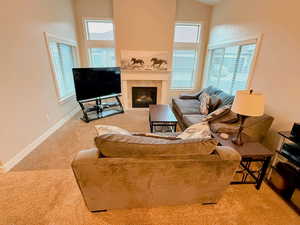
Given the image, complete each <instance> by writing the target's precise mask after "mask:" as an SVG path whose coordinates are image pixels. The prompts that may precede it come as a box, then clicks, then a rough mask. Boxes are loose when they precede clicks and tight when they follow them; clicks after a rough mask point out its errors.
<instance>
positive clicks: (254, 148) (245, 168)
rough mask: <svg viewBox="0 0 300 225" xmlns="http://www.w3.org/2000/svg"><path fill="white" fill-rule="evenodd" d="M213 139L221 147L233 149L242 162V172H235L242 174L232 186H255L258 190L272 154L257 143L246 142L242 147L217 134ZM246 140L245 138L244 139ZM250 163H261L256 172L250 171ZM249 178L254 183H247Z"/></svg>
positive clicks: (230, 138)
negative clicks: (239, 179) (249, 177)
mask: <svg viewBox="0 0 300 225" xmlns="http://www.w3.org/2000/svg"><path fill="white" fill-rule="evenodd" d="M213 137H214V138H215V139H216V140H217V141H218V142H219V145H221V146H228V147H231V148H233V149H235V150H236V151H237V152H239V153H240V155H241V157H242V160H241V163H240V166H241V168H242V170H240V171H237V173H242V174H243V176H242V179H241V181H233V182H231V183H232V184H255V187H256V189H257V190H259V189H260V187H261V184H262V182H263V180H264V178H265V176H266V172H267V169H268V167H269V164H270V161H271V158H272V156H273V155H274V153H273V152H272V151H270V150H269V149H267V148H266V147H265V146H263V145H262V144H260V143H259V142H250V141H249V142H247V141H246V143H244V145H242V146H239V145H235V144H233V143H232V142H231V140H232V137H229V139H227V140H224V139H222V138H221V137H220V136H219V134H216V133H214V134H213ZM246 139H247V138H246ZM244 140H245V138H244ZM252 162H261V163H262V166H261V167H260V168H258V169H257V170H252V169H251V163H252ZM249 175H250V176H251V177H252V178H253V179H254V181H253V182H252V181H247V178H248V176H249Z"/></svg>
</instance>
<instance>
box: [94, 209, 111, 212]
mask: <svg viewBox="0 0 300 225" xmlns="http://www.w3.org/2000/svg"><path fill="white" fill-rule="evenodd" d="M91 212H92V213H102V212H107V210H106V209H103V210H94V211H91Z"/></svg>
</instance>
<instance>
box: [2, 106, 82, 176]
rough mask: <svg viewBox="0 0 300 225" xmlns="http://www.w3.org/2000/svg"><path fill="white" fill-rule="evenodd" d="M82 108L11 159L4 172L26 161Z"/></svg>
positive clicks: (75, 109) (69, 114) (71, 113)
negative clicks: (27, 157) (30, 154)
mask: <svg viewBox="0 0 300 225" xmlns="http://www.w3.org/2000/svg"><path fill="white" fill-rule="evenodd" d="M79 110H80V108H79V107H76V108H74V109H73V110H72V111H71V112H70V113H68V114H67V115H66V116H65V117H64V118H62V119H61V120H59V121H58V122H57V123H56V124H54V125H53V126H52V127H50V128H49V129H48V130H47V131H46V132H45V133H43V134H42V135H41V136H39V137H38V138H37V139H35V140H34V141H33V142H32V143H30V144H29V145H27V146H26V147H25V148H24V149H23V150H22V151H21V152H19V153H18V154H16V155H15V156H14V157H13V158H12V159H10V160H9V161H8V162H7V163H5V164H4V165H3V166H2V171H3V172H8V171H10V170H11V169H12V168H13V167H14V166H15V165H17V164H18V163H19V162H20V161H21V160H22V159H24V158H25V157H26V156H27V155H28V154H29V153H31V152H32V151H33V150H34V149H35V148H36V147H38V146H39V145H40V144H42V143H43V142H44V141H45V140H46V139H47V138H48V137H49V136H50V135H51V134H53V133H54V132H55V131H57V130H58V129H59V128H61V127H62V126H63V125H64V124H65V123H66V122H67V121H69V120H70V119H71V118H72V117H73V116H74V115H75V114H76V113H77V112H79ZM0 169H1V168H0Z"/></svg>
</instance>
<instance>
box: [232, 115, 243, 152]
mask: <svg viewBox="0 0 300 225" xmlns="http://www.w3.org/2000/svg"><path fill="white" fill-rule="evenodd" d="M238 118H239V119H240V122H241V124H240V128H239V131H238V133H237V135H236V137H234V138H233V139H232V140H231V141H232V143H233V144H235V145H239V146H242V145H243V144H244V142H243V140H242V132H243V129H244V122H245V120H246V118H247V116H244V115H238Z"/></svg>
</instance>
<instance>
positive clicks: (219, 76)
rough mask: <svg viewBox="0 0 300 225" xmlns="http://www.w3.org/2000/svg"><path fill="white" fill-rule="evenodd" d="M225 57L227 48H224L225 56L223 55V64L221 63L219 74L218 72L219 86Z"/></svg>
mask: <svg viewBox="0 0 300 225" xmlns="http://www.w3.org/2000/svg"><path fill="white" fill-rule="evenodd" d="M224 58H225V48H223V57H222V61H221V64H220V65H221V66H220V69H219V74H218V80H217V87H219V83H220V78H221V73H222V71H223V66H224V65H223V64H224Z"/></svg>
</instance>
